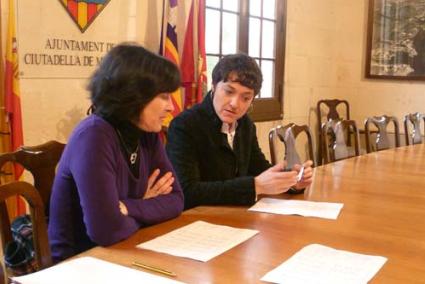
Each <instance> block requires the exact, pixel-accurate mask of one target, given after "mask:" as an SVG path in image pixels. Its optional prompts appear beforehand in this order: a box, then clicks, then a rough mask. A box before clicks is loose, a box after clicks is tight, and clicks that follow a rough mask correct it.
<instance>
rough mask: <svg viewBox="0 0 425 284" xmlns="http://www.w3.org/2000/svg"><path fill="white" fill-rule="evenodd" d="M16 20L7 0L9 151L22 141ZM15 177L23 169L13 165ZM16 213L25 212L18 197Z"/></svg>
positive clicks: (19, 175)
mask: <svg viewBox="0 0 425 284" xmlns="http://www.w3.org/2000/svg"><path fill="white" fill-rule="evenodd" d="M15 26H16V22H15V9H14V0H9V21H8V28H7V39H6V68H5V82H4V85H5V93H4V97H5V109H6V115H7V120H8V123H9V127H10V136H11V149H10V150H11V151H15V150H17V149H18V148H19V147H20V146H22V144H23V142H24V138H23V133H22V115H21V101H20V92H19V71H18V50H17V41H16V28H15ZM14 170H15V179H16V180H19V178H20V177H21V176H22V173H23V171H24V169H23V168H22V166H20V165H17V164H16V165H15V168H14ZM17 210H18V214H21V213H24V212H25V204H24V203H23V202H22V200H21V199H18V204H17Z"/></svg>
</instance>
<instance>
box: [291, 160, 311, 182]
mask: <svg viewBox="0 0 425 284" xmlns="http://www.w3.org/2000/svg"><path fill="white" fill-rule="evenodd" d="M312 165H313V161H311V160H308V161H306V162H305V163H304V164H303V165H302V166H303V167H304V172H303V175H302V177H301V180H300V181H299V182H297V184H296V185H295V186H294V187H295V189H303V188H306V187H307V186H309V185H310V184H311V183H312V181H313V168H312V167H311V166H312ZM302 166H301V165H294V167H293V170H296V171H297V172H298V173H299V172H300V170H301V167H302Z"/></svg>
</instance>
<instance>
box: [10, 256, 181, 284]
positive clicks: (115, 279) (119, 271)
mask: <svg viewBox="0 0 425 284" xmlns="http://www.w3.org/2000/svg"><path fill="white" fill-rule="evenodd" d="M12 279H13V280H14V281H17V282H19V283H21V284H58V283H61V284H77V283H78V284H85V283H87V284H117V283H155V284H156V283H160V284H165V283H182V282H178V281H175V280H172V279H168V278H165V277H160V276H157V275H153V274H149V273H146V272H143V271H140V270H136V269H131V268H128V267H125V266H122V265H118V264H114V263H110V262H107V261H104V260H100V259H97V258H93V257H80V258H76V259H72V260H70V261H66V262H63V263H60V264H58V265H55V266H52V267H50V268H47V269H44V270H41V271H39V272H35V273H32V274H28V275H25V276H19V277H13V278H12Z"/></svg>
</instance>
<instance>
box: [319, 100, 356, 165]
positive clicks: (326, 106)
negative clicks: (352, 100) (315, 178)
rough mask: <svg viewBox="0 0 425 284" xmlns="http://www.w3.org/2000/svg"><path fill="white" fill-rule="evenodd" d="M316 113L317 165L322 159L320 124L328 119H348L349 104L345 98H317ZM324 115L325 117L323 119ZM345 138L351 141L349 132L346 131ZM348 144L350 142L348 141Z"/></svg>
mask: <svg viewBox="0 0 425 284" xmlns="http://www.w3.org/2000/svg"><path fill="white" fill-rule="evenodd" d="M316 113H317V127H318V139H317V141H320V142H319V143H317V144H318V149H317V162H318V164H319V165H321V164H322V161H323V159H324V157H323V154H322V147H321V144H322V141H323V137H322V125H323V123H325V122H327V121H329V120H350V105H349V104H348V101H346V100H338V99H327V100H319V101H318V102H317V107H316ZM324 117H325V119H323V118H324ZM347 140H348V141H351V139H350V133H347ZM349 145H351V144H350V142H349Z"/></svg>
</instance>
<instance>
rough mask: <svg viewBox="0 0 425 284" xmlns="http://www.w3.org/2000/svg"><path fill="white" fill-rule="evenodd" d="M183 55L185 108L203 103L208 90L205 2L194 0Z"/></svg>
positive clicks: (182, 71)
mask: <svg viewBox="0 0 425 284" xmlns="http://www.w3.org/2000/svg"><path fill="white" fill-rule="evenodd" d="M186 26H187V27H186V33H185V39H184V47H183V54H182V64H181V67H180V69H181V73H182V86H183V88H184V93H185V95H184V108H185V109H187V108H190V107H191V106H192V105H194V104H196V103H199V102H201V101H202V98H203V95H204V93H205V92H206V89H207V75H206V69H207V68H206V56H205V0H192V5H191V7H190V13H189V19H188V21H187V25H186Z"/></svg>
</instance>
